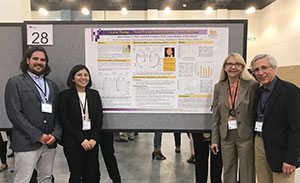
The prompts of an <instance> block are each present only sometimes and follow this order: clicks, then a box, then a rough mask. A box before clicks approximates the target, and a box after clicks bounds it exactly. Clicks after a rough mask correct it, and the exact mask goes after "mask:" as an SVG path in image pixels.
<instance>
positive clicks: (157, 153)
mask: <svg viewBox="0 0 300 183" xmlns="http://www.w3.org/2000/svg"><path fill="white" fill-rule="evenodd" d="M152 159H157V160H165V159H167V158H166V157H165V156H164V155H163V154H162V153H161V151H160V150H159V151H153V152H152Z"/></svg>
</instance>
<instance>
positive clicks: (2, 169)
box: [0, 165, 8, 172]
mask: <svg viewBox="0 0 300 183" xmlns="http://www.w3.org/2000/svg"><path fill="white" fill-rule="evenodd" d="M6 169H8V165H6V167H0V172H3V171H4V170H6Z"/></svg>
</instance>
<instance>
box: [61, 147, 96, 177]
mask: <svg viewBox="0 0 300 183" xmlns="http://www.w3.org/2000/svg"><path fill="white" fill-rule="evenodd" d="M64 153H65V156H66V159H67V162H68V165H69V170H70V178H69V183H99V181H100V170H99V159H98V154H99V146H98V144H96V145H95V147H94V148H93V149H92V150H90V151H85V150H84V149H83V147H82V146H81V145H78V146H75V147H64Z"/></svg>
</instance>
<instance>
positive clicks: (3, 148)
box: [0, 135, 7, 164]
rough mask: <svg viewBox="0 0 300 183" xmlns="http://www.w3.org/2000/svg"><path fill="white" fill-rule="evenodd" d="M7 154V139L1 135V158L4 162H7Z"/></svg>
mask: <svg viewBox="0 0 300 183" xmlns="http://www.w3.org/2000/svg"><path fill="white" fill-rule="evenodd" d="M6 154H7V141H5V142H4V141H3V139H2V136H1V135H0V158H1V162H2V163H3V164H6Z"/></svg>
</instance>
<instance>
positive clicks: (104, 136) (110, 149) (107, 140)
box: [100, 131, 121, 183]
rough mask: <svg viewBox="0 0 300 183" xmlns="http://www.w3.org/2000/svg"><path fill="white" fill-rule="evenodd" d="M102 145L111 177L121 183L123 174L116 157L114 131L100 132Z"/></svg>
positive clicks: (114, 182) (115, 181) (116, 182)
mask: <svg viewBox="0 0 300 183" xmlns="http://www.w3.org/2000/svg"><path fill="white" fill-rule="evenodd" d="M100 147H101V152H102V156H103V159H104V163H105V166H106V169H107V171H108V174H109V177H110V179H111V180H112V181H113V183H121V176H120V172H119V168H118V164H117V160H116V157H115V149H114V134H113V132H105V131H101V132H100Z"/></svg>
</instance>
